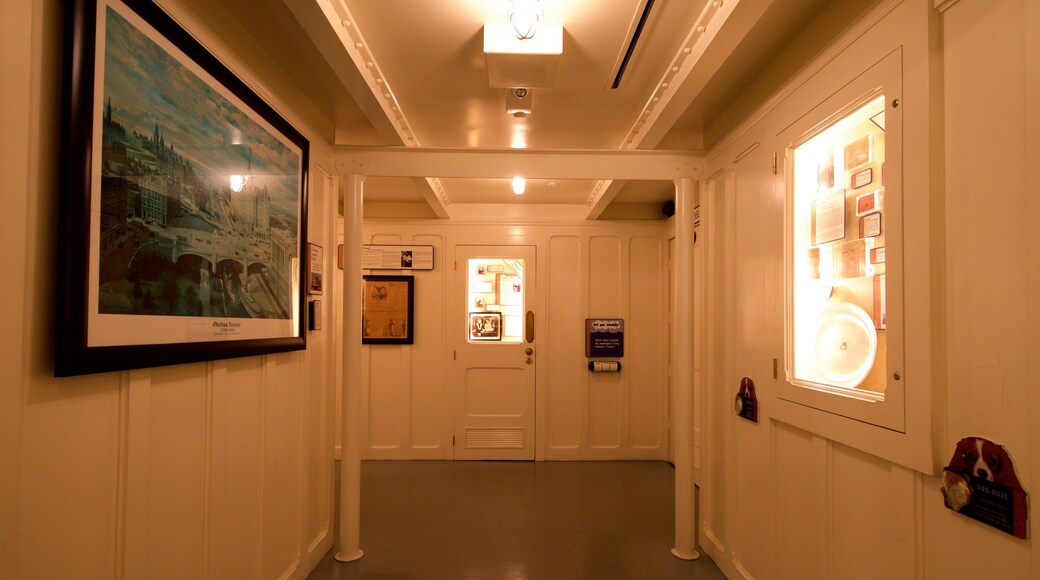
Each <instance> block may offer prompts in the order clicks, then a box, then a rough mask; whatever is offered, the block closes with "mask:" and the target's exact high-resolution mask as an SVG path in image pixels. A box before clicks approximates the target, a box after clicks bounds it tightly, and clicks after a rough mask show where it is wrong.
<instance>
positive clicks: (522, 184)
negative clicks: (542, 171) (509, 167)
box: [513, 177, 527, 195]
mask: <svg viewBox="0 0 1040 580" xmlns="http://www.w3.org/2000/svg"><path fill="white" fill-rule="evenodd" d="M525 190H527V180H526V179H524V178H523V177H514V178H513V193H515V194H517V195H523V194H524V191H525Z"/></svg>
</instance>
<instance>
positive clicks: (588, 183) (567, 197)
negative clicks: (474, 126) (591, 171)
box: [441, 178, 596, 205]
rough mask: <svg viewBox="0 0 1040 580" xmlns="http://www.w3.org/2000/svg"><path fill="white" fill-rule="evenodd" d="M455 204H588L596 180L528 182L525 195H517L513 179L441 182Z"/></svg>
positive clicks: (542, 180) (444, 180)
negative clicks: (586, 201)
mask: <svg viewBox="0 0 1040 580" xmlns="http://www.w3.org/2000/svg"><path fill="white" fill-rule="evenodd" d="M441 183H443V184H444V189H445V190H446V191H447V192H448V198H449V199H450V200H451V203H452V204H453V205H454V204H457V203H522V204H528V203H531V204H548V205H552V204H584V203H585V200H586V199H588V197H589V193H590V192H591V191H592V188H593V187H595V186H596V182H595V181H594V180H583V179H560V180H550V179H528V180H527V188H526V191H525V193H524V194H523V195H516V194H514V193H513V182H512V178H510V179H441Z"/></svg>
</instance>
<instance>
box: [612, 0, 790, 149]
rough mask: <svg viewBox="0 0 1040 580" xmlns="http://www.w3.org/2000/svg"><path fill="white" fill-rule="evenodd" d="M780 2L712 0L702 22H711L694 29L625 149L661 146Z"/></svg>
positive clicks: (634, 129) (771, 0) (768, 0)
mask: <svg viewBox="0 0 1040 580" xmlns="http://www.w3.org/2000/svg"><path fill="white" fill-rule="evenodd" d="M777 1H778V0H757V1H754V2H749V1H747V0H743V1H741V0H726V1H724V2H720V3H718V5H717V6H716V3H714V2H709V3H708V4H707V7H706V8H705V10H706V11H708V10H711V11H712V12H710V13H708V12H706V13H705V14H704V15H703V16H702V18H703V17H710V18H708V19H707V20H703V21H698V23H697V25H696V26H695V28H694V30H691V31H690V35H689V37H688V38H687V41H686V43H684V48H683V49H681V50H680V51H679V53H677V54H676V56H675V59H674V62H673V66H672V67H671V68H669V69H668V72H667V73H666V74H665V76H664V77H662V79H661V82H660V83H659V85H658V90H657V91H656V92H655V94H654V97H653V98H652V99H651V101H650V102H649V103H647V108H646V109H644V114H643V115H644V116H645V120H643V121H641V122H637V123H636V125H634V126H633V127H632V129H631V132H630V134H629V136H628V137H627V138H626V143H625V144H623V147H627V148H635V147H641V148H648V147H656V146H657V144H658V143H660V142H661V140H662V139H664V137H665V135H667V134H668V132H669V131H670V130H671V129H672V127H673V126H674V125H675V123H676V121H678V120H679V118H680V117H681V116H682V114H683V113H684V112H686V110H687V109H688V108H689V107H690V106H691V105H692V104H693V103H694V101H695V100H696V99H697V97H698V96H699V95H700V94H701V91H703V90H704V88H705V86H707V84H708V82H709V81H711V79H712V77H714V76H715V75H716V74H718V72H719V70H720V69H721V68H722V66H723V65H724V64H725V62H726V59H727V58H729V56H730V55H731V54H733V52H734V51H735V50H736V49H737V47H738V46H739V45H740V42H741V40H742V39H743V38H744V37H745V36H747V34H748V33H749V32H750V31H751V29H752V28H754V26H755V25H757V24H758V22H759V21H760V20H761V19H762V17H763V16H765V13H766V11H767V10H768V9H769V7H770V6H772V5H773V4H775V3H776V2H777ZM709 7H710V8H709ZM738 7H739V9H738ZM655 99H656V100H655ZM641 125H642V126H641Z"/></svg>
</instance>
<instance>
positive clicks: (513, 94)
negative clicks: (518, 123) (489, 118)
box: [506, 87, 534, 118]
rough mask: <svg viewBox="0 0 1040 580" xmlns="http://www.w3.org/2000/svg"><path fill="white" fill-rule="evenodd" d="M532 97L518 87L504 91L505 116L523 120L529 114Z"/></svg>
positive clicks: (527, 91) (524, 89)
mask: <svg viewBox="0 0 1040 580" xmlns="http://www.w3.org/2000/svg"><path fill="white" fill-rule="evenodd" d="M533 103H534V96H533V95H532V94H531V91H530V90H528V89H526V88H523V87H520V88H516V89H508V90H506V114H507V115H512V116H514V117H518V118H523V117H526V116H528V115H530V114H531V109H532V107H533Z"/></svg>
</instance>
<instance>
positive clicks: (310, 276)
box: [307, 244, 325, 294]
mask: <svg viewBox="0 0 1040 580" xmlns="http://www.w3.org/2000/svg"><path fill="white" fill-rule="evenodd" d="M324 255H325V253H324V251H322V247H321V246H319V245H318V244H307V293H308V294H321V291H322V288H324V287H325V279H324V271H323V270H324V263H323V261H322V258H323V257H324Z"/></svg>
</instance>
